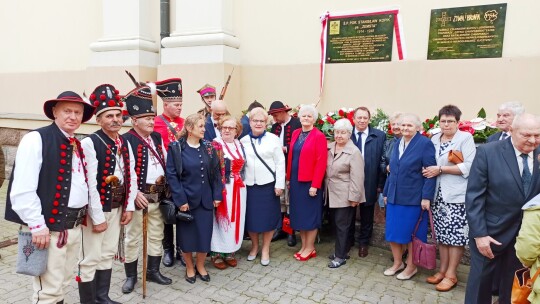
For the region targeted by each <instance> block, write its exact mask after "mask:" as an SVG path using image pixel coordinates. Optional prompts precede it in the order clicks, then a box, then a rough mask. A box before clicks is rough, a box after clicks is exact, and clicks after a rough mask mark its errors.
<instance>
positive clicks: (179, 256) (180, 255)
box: [176, 247, 186, 267]
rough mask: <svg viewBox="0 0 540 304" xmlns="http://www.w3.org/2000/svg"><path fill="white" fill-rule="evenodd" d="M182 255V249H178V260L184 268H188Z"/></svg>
mask: <svg viewBox="0 0 540 304" xmlns="http://www.w3.org/2000/svg"><path fill="white" fill-rule="evenodd" d="M182 253H183V252H182V249H180V247H176V259H177V260H179V261H180V264H182V266H184V267H186V260H185V259H184V255H183V254H182Z"/></svg>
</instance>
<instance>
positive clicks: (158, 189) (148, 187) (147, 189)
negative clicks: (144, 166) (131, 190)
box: [142, 184, 165, 194]
mask: <svg viewBox="0 0 540 304" xmlns="http://www.w3.org/2000/svg"><path fill="white" fill-rule="evenodd" d="M142 192H143V193H145V194H154V193H158V194H161V193H163V192H165V185H164V184H161V185H156V184H145V185H144V186H143V191H142Z"/></svg>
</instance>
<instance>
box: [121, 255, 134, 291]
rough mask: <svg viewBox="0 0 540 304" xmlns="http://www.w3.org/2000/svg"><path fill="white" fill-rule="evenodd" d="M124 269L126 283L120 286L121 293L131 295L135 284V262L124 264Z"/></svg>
mask: <svg viewBox="0 0 540 304" xmlns="http://www.w3.org/2000/svg"><path fill="white" fill-rule="evenodd" d="M124 269H125V271H126V281H125V282H124V285H122V292H123V293H131V292H132V291H133V289H135V284H136V283H137V260H135V261H134V262H131V263H125V264H124Z"/></svg>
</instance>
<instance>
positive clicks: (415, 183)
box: [383, 114, 437, 280]
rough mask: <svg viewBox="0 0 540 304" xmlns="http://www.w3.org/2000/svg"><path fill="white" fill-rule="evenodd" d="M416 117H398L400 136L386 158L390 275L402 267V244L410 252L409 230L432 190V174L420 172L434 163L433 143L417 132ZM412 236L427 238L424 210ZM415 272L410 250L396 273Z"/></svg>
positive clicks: (425, 207) (406, 275)
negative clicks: (388, 167) (391, 257)
mask: <svg viewBox="0 0 540 304" xmlns="http://www.w3.org/2000/svg"><path fill="white" fill-rule="evenodd" d="M420 127H421V123H420V119H419V118H418V116H416V115H414V114H403V115H402V117H401V135H402V137H401V139H399V141H397V142H396V144H395V145H394V152H393V154H392V157H391V159H390V175H389V176H388V179H387V180H386V185H385V187H384V191H383V196H384V200H385V202H386V203H387V208H386V241H388V242H390V248H391V249H392V255H393V257H394V265H392V267H390V268H388V269H387V270H385V271H384V275H386V276H392V275H394V274H396V273H397V272H398V271H400V270H402V269H404V268H405V265H404V264H403V259H402V257H401V256H402V254H403V250H404V246H407V247H408V249H409V252H412V246H411V242H412V233H413V231H414V229H415V226H416V223H417V221H418V219H419V218H420V214H421V211H422V210H429V205H430V202H431V200H432V199H433V195H434V193H435V182H436V180H435V179H434V178H427V177H424V176H423V175H422V169H423V168H426V167H429V166H435V165H436V164H437V162H436V161H435V147H434V145H433V143H432V142H431V141H430V140H429V139H428V138H426V137H424V136H422V135H420V133H419V132H418V130H419V129H420ZM416 237H418V238H419V239H421V240H423V241H426V240H427V213H424V216H423V219H422V221H421V222H420V225H419V228H418V231H417V233H416ZM416 272H417V269H416V265H414V264H413V263H412V254H409V256H408V258H407V268H405V270H404V271H403V272H402V273H400V274H399V275H398V276H397V278H398V279H399V280H408V279H410V278H412V276H414V275H415V274H416Z"/></svg>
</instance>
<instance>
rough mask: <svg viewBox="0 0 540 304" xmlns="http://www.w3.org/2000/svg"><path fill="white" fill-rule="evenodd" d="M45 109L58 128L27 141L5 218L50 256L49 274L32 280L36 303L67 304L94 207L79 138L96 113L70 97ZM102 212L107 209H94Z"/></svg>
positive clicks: (12, 182) (64, 96)
mask: <svg viewBox="0 0 540 304" xmlns="http://www.w3.org/2000/svg"><path fill="white" fill-rule="evenodd" d="M43 109H44V112H45V115H46V116H47V117H48V118H50V119H52V120H53V121H54V122H53V123H52V124H51V125H49V126H46V127H43V128H40V129H37V130H35V131H31V132H30V133H28V134H26V135H25V136H24V137H23V138H22V140H21V142H20V144H19V147H18V150H17V156H16V158H15V166H14V168H13V173H12V175H11V179H10V184H9V188H8V195H7V203H6V213H5V216H6V220H8V221H12V222H16V223H19V224H21V225H23V226H22V230H23V231H26V232H31V233H32V243H33V244H34V246H35V247H37V248H38V249H44V248H47V250H48V259H47V261H46V262H47V268H46V271H45V273H43V274H42V275H40V276H37V277H33V278H32V280H33V288H34V293H33V298H32V303H64V296H65V293H66V290H64V287H66V286H68V285H69V281H70V280H71V278H73V269H74V268H75V265H76V264H77V257H78V255H79V249H80V245H81V226H80V224H81V223H82V222H83V220H84V218H85V216H86V211H87V205H88V184H87V179H86V168H85V167H86V164H85V155H84V152H83V149H82V148H81V144H80V142H79V141H78V140H77V139H76V138H75V137H74V135H75V131H76V130H77V129H78V128H79V126H80V125H81V123H82V122H85V121H87V120H89V119H90V118H92V115H93V113H94V107H92V106H91V105H90V104H88V103H86V102H84V101H83V99H82V98H81V97H80V96H79V95H77V94H76V93H74V92H70V91H67V92H63V93H62V94H60V95H59V96H58V97H57V98H56V99H52V100H48V101H46V102H45V104H44V106H43ZM96 207H101V205H99V204H98V206H96V205H95V204H94V205H93V206H91V207H90V209H95V208H96ZM96 213H99V212H96ZM91 216H92V217H94V216H99V214H91ZM101 216H102V215H101Z"/></svg>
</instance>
